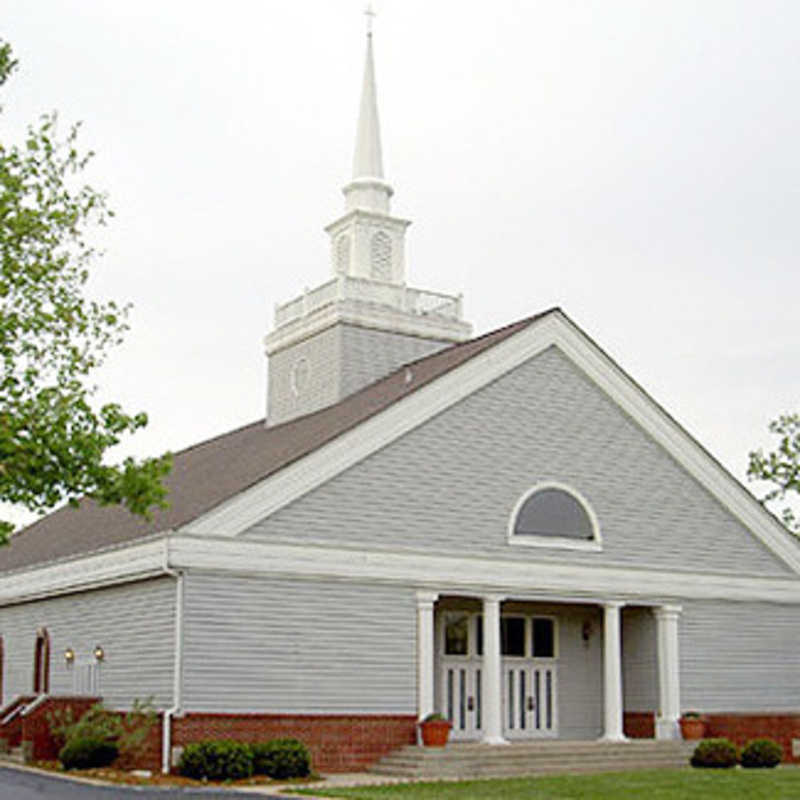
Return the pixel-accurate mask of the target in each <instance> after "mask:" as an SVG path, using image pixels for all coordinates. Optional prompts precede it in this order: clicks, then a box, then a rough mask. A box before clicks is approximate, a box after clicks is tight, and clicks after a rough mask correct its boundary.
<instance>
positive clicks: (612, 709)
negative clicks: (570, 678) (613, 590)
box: [603, 600, 625, 742]
mask: <svg viewBox="0 0 800 800" xmlns="http://www.w3.org/2000/svg"><path fill="white" fill-rule="evenodd" d="M623 605H624V603H620V602H618V601H616V600H615V601H611V602H608V603H604V604H603V705H604V718H605V730H604V733H603V739H605V740H606V741H612V742H622V741H625V735H624V734H623V732H622V639H621V636H620V612H621V609H622V606H623Z"/></svg>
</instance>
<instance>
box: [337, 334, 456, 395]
mask: <svg viewBox="0 0 800 800" xmlns="http://www.w3.org/2000/svg"><path fill="white" fill-rule="evenodd" d="M340 335H341V348H342V356H341V363H342V367H341V370H342V371H341V376H340V381H341V397H347V395H349V394H352V393H353V392H355V391H357V390H358V389H361V388H363V387H364V386H367V385H369V384H370V383H373V382H374V381H376V380H378V378H382V377H383V376H384V375H388V374H389V373H390V372H392V371H393V370H396V369H397V368H398V367H400V366H402V365H403V364H407V363H408V362H409V361H414V360H416V359H418V358H422V357H423V356H427V355H430V354H431V353H435V352H437V351H438V350H441V349H442V348H443V347H448V346H449V344H450V343H449V342H442V341H438V340H435V339H423V338H421V337H419V336H408V335H406V334H402V333H389V332H387V331H378V330H372V329H370V328H359V327H356V326H354V325H342V326H341V334H340Z"/></svg>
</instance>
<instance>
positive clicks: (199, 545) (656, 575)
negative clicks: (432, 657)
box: [169, 535, 800, 605]
mask: <svg viewBox="0 0 800 800" xmlns="http://www.w3.org/2000/svg"><path fill="white" fill-rule="evenodd" d="M169 550H170V552H169V563H170V566H172V567H173V568H175V569H182V570H187V571H189V572H191V571H192V570H197V571H216V572H225V573H231V574H238V575H273V576H282V577H292V578H298V579H320V580H330V579H333V580H346V581H354V582H363V583H375V582H378V583H389V584H394V585H399V586H404V587H414V588H417V589H428V590H432V591H435V592H439V593H443V594H447V593H455V594H462V595H469V596H479V595H482V594H486V593H487V592H488V593H500V594H501V595H504V596H506V597H509V598H511V597H513V598H514V599H520V600H526V599H531V600H533V599H542V600H546V599H554V598H557V599H559V600H560V601H566V600H567V599H569V600H573V601H578V602H580V601H583V602H586V601H592V602H603V601H606V600H608V599H610V598H617V599H619V600H622V601H624V602H631V603H642V604H645V605H653V604H659V603H661V602H664V601H666V600H729V601H738V602H772V603H788V604H792V603H797V604H800V580H797V579H796V578H759V577H740V576H731V575H720V574H715V573H698V572H676V571H660V570H652V569H642V568H637V567H628V566H617V567H607V566H591V565H589V566H587V565H576V564H570V563H567V562H541V561H535V560H531V561H526V560H523V559H513V560H500V559H487V558H485V557H483V556H481V557H477V556H476V557H470V556H447V555H430V554H426V553H424V552H416V551H414V552H411V551H385V550H356V549H352V548H336V547H325V546H320V545H292V544H278V543H265V542H254V541H252V540H243V539H236V540H231V539H228V538H218V537H213V538H211V537H207V536H186V535H178V536H175V537H174V538H173V539H171V541H170V544H169Z"/></svg>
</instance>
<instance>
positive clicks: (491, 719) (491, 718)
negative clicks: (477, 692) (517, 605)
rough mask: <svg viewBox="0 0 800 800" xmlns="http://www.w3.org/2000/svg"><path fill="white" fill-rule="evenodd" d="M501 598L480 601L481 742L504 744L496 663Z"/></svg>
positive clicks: (492, 597) (487, 598) (498, 670)
mask: <svg viewBox="0 0 800 800" xmlns="http://www.w3.org/2000/svg"><path fill="white" fill-rule="evenodd" d="M502 601H503V598H502V597H499V596H498V595H488V596H486V597H484V598H483V668H482V670H481V673H482V682H483V741H484V743H485V744H506V740H505V739H504V738H503V716H502V708H503V688H502V686H503V684H502V678H503V676H502V674H501V669H502V667H501V662H500V603H501V602H502Z"/></svg>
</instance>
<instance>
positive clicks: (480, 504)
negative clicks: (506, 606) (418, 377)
mask: <svg viewBox="0 0 800 800" xmlns="http://www.w3.org/2000/svg"><path fill="white" fill-rule="evenodd" d="M545 480H555V481H561V482H563V483H566V484H569V485H571V486H573V487H574V488H576V489H577V490H578V491H580V492H581V493H582V494H583V495H584V496H585V497H586V498H587V500H588V501H589V502H590V504H591V505H592V507H593V508H594V510H595V512H596V514H597V518H598V520H599V524H600V527H601V530H602V536H603V552H602V553H590V552H574V551H566V552H565V551H561V550H557V549H553V548H523V547H511V546H509V544H508V543H507V539H506V536H507V526H508V520H509V515H510V513H511V511H512V509H513V508H514V505H515V503H516V502H517V500H518V499H519V498H520V496H521V495H522V494H523V493H524V492H525V491H527V490H528V489H529V488H530V487H531V486H533V485H534V484H536V483H538V482H540V481H545ZM244 535H245V536H253V537H256V538H268V539H272V540H283V541H292V542H312V541H314V542H336V543H342V544H349V545H362V546H365V547H377V548H408V549H418V550H424V551H426V552H439V553H444V554H447V553H463V552H465V551H468V552H470V553H472V554H482V555H486V556H491V557H493V558H509V559H514V560H516V561H519V560H520V559H531V560H568V561H569V562H570V563H588V564H617V565H638V566H645V567H655V568H658V569H676V570H686V569H691V570H706V571H709V572H723V573H724V572H728V573H734V574H737V575H745V574H748V575H787V574H790V570H789V568H788V567H787V566H786V565H785V564H784V563H783V562H782V561H780V560H779V559H778V558H777V557H776V556H775V555H774V554H773V553H772V552H771V551H770V550H768V549H767V548H766V546H764V545H763V544H762V543H761V542H760V541H758V540H757V539H756V538H755V537H754V536H753V535H752V534H751V533H749V531H748V530H747V529H746V528H745V527H744V526H743V525H742V524H741V523H740V522H739V521H738V520H737V519H736V518H735V517H734V516H733V515H732V514H730V513H729V512H728V511H727V510H726V509H725V508H724V507H723V506H722V505H721V504H720V503H718V502H717V501H716V500H715V499H714V498H713V497H712V496H711V494H710V493H709V492H707V491H706V490H705V489H704V488H703V487H702V486H700V484H698V483H697V481H695V480H694V479H693V478H692V477H691V476H690V475H689V474H688V473H687V472H686V471H685V470H684V469H683V468H682V467H681V466H680V465H679V464H678V463H677V462H676V461H674V460H673V459H672V458H671V457H670V456H669V455H668V454H667V453H666V451H665V450H664V449H663V448H662V447H661V446H660V445H658V444H657V443H656V442H655V441H653V440H652V439H651V438H650V437H649V436H648V435H647V434H645V433H644V431H643V430H642V429H641V428H640V427H639V426H638V425H637V424H636V423H634V422H633V420H631V419H630V418H629V417H628V416H627V415H626V414H625V413H624V412H622V411H621V410H620V409H619V407H618V406H617V405H616V404H615V403H614V402H613V401H612V400H611V399H610V398H609V397H608V396H607V395H606V394H605V393H604V392H602V391H601V390H600V389H599V388H598V387H597V386H596V385H595V384H594V383H593V382H591V381H590V380H589V379H588V378H586V376H585V375H584V374H583V373H581V372H580V371H579V370H578V369H577V368H576V367H575V366H574V365H573V364H572V362H571V361H569V360H568V359H567V358H566V357H565V356H564V355H563V354H562V353H561V352H560V351H558V350H557V349H556V348H550V349H548V350H547V351H545V352H544V353H542V354H541V355H539V356H537V357H536V358H533V359H531V360H529V361H528V362H526V363H525V364H523V365H521V366H520V367H518V368H516V369H515V370H513V371H512V372H510V373H508V374H507V375H505V376H503V377H502V378H500V379H499V380H497V381H495V382H493V383H492V384H490V385H488V386H486V387H484V388H483V389H481V390H480V391H478V392H475V393H474V394H473V395H471V396H469V397H468V398H466V399H464V400H462V401H460V402H459V403H457V404H456V405H454V406H453V407H451V408H450V409H448V410H447V411H445V412H443V413H442V414H439V415H438V416H437V417H435V418H433V419H431V420H429V421H428V422H426V423H424V424H423V425H421V426H419V427H418V428H416V429H415V430H413V431H411V432H410V433H408V434H406V435H404V436H403V437H401V438H400V439H398V440H397V441H395V442H393V443H392V444H391V445H388V446H387V447H385V448H383V449H382V450H380V451H378V452H376V453H374V454H373V455H371V456H369V457H368V458H366V459H364V461H362V462H361V463H359V464H357V465H355V466H354V467H351V468H350V469H349V470H347V471H346V472H344V473H342V474H341V475H339V476H337V477H336V478H334V479H332V480H331V481H329V482H328V483H327V484H325V485H323V486H321V487H319V488H318V489H316V490H314V491H312V492H310V493H309V494H308V495H306V496H305V497H303V498H300V499H299V500H297V501H295V502H294V503H292V504H290V505H289V506H287V507H286V508H284V509H281V510H280V511H279V512H277V513H276V514H274V515H272V516H271V517H269V518H268V519H265V520H264V521H263V522H261V523H259V524H257V525H255V526H254V527H253V528H251V529H250V530H249V531H248V532H246V533H245V534H244Z"/></svg>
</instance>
